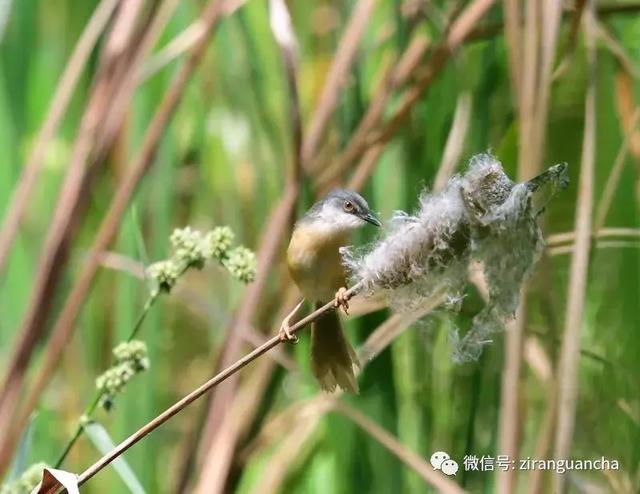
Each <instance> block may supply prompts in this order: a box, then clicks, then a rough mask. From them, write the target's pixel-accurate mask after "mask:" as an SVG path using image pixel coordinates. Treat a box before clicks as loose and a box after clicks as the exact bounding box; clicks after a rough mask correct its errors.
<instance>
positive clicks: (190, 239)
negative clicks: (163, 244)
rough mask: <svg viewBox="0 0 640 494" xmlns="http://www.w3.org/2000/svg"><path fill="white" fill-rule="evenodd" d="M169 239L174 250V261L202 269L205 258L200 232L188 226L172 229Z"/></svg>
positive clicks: (187, 266) (203, 243)
mask: <svg viewBox="0 0 640 494" xmlns="http://www.w3.org/2000/svg"><path fill="white" fill-rule="evenodd" d="M169 241H170V242H171V245H172V246H173V249H174V251H175V261H176V262H177V264H178V265H182V266H184V267H186V268H196V269H202V268H203V267H204V263H205V262H206V260H207V257H206V250H207V249H206V244H205V242H204V237H203V235H202V233H201V232H200V231H198V230H193V229H192V228H191V227H190V226H187V227H185V228H178V229H176V230H174V231H173V233H172V234H171V236H170V237H169Z"/></svg>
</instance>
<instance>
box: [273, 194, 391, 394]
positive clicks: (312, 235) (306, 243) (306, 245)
mask: <svg viewBox="0 0 640 494" xmlns="http://www.w3.org/2000/svg"><path fill="white" fill-rule="evenodd" d="M367 223H370V224H372V225H375V226H381V223H380V221H379V220H378V219H377V218H376V217H375V216H374V215H373V213H372V212H371V211H370V210H369V205H368V204H367V201H365V200H364V199H363V198H362V196H360V194H357V193H356V192H352V191H350V190H342V189H339V190H334V191H332V192H330V193H329V194H328V195H327V196H326V197H325V198H324V199H321V200H320V201H318V202H317V203H316V204H314V205H313V206H312V207H311V209H310V210H309V211H308V212H307V213H306V214H305V215H304V216H303V217H302V218H301V219H300V220H299V221H298V222H297V223H296V225H295V227H294V230H293V234H292V235H291V241H290V242H289V247H288V249H287V264H288V267H289V272H290V273H291V277H292V278H293V280H294V281H295V283H296V285H297V286H298V288H299V289H300V292H301V293H302V296H303V297H304V299H303V300H302V301H300V303H299V304H298V305H297V306H296V307H295V308H294V309H293V311H291V313H290V314H289V315H288V316H287V317H286V318H285V319H284V321H283V322H282V326H281V327H280V337H281V338H282V340H283V341H291V342H295V341H297V337H296V336H295V335H292V334H291V333H290V332H289V327H290V323H291V319H292V318H293V317H294V315H295V314H296V313H297V312H298V310H299V309H300V307H301V306H302V303H303V302H304V300H305V299H306V300H308V301H309V302H311V303H312V304H314V307H316V308H318V307H320V306H322V305H323V304H325V303H327V302H328V301H329V300H331V299H333V300H334V303H335V306H336V308H338V307H342V308H343V309H344V311H345V313H348V309H349V305H348V300H347V297H345V292H346V290H347V289H346V286H345V285H346V276H345V271H344V268H343V266H342V259H341V256H340V251H339V250H340V247H342V246H345V245H347V244H348V243H349V239H350V236H351V233H352V232H353V231H354V230H356V229H358V228H360V227H361V226H363V225H365V224H367ZM354 367H359V362H358V358H357V356H356V353H355V351H354V349H353V348H352V347H351V345H350V344H349V342H348V341H347V339H346V338H345V336H344V333H343V332H342V328H341V327H340V320H339V319H338V315H337V313H335V312H333V311H330V312H328V313H327V314H326V315H325V316H324V317H322V318H321V319H319V320H318V321H316V322H315V323H313V325H312V326H311V369H312V371H313V374H314V375H315V377H316V379H318V382H319V383H320V386H321V387H322V389H323V390H325V391H329V392H331V391H334V390H335V389H336V387H337V386H339V387H340V388H342V389H343V390H345V391H349V392H351V393H357V392H358V382H357V380H356V377H355V373H354Z"/></svg>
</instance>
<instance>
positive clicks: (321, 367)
mask: <svg viewBox="0 0 640 494" xmlns="http://www.w3.org/2000/svg"><path fill="white" fill-rule="evenodd" d="M320 305H322V304H319V305H318V307H319V306H320ZM355 367H360V362H359V361H358V357H357V355H356V352H355V350H354V349H353V347H352V346H351V345H350V344H349V342H348V341H347V339H346V338H345V336H344V333H343V332H342V328H341V327H340V320H339V319H338V314H337V313H336V312H333V311H330V312H329V313H327V314H326V315H325V316H324V317H322V318H320V319H318V320H317V321H316V322H315V323H314V324H313V325H312V326H311V369H312V371H313V374H314V375H315V376H316V379H318V382H319V383H320V386H321V387H322V389H323V390H324V391H327V392H332V391H335V389H336V386H339V387H341V388H342V389H343V390H344V391H348V392H349V393H357V392H358V381H357V379H356V375H355Z"/></svg>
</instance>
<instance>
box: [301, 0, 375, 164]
mask: <svg viewBox="0 0 640 494" xmlns="http://www.w3.org/2000/svg"><path fill="white" fill-rule="evenodd" d="M375 3H376V2H375V0H358V3H357V4H356V6H355V7H354V9H353V14H352V15H351V17H350V19H349V22H348V24H347V27H346V28H345V31H344V34H343V35H342V37H341V39H340V43H339V45H338V50H337V51H336V55H335V57H334V60H333V63H332V64H331V68H330V69H329V73H328V75H327V80H326V82H325V84H324V87H323V88H322V93H321V94H320V98H319V99H318V103H317V105H316V109H315V111H314V113H313V119H312V120H311V122H310V123H309V128H308V130H307V139H306V140H305V143H304V146H303V148H302V161H303V163H305V168H306V169H307V171H309V170H308V165H309V164H310V163H311V160H312V158H313V156H314V154H315V153H316V150H317V149H318V148H319V146H320V142H321V140H322V137H323V136H324V132H325V130H326V128H327V125H328V123H329V119H330V118H331V116H332V115H333V112H334V110H335V108H336V106H337V104H338V96H339V95H340V91H341V89H342V88H343V87H344V85H345V84H346V82H347V79H348V76H349V71H350V70H351V67H352V65H353V62H354V59H355V56H356V53H357V50H358V48H359V46H360V41H361V40H362V36H363V35H364V32H365V29H366V27H367V25H368V23H369V19H370V17H371V13H372V12H373V8H374V6H375Z"/></svg>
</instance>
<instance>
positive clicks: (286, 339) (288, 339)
mask: <svg viewBox="0 0 640 494" xmlns="http://www.w3.org/2000/svg"><path fill="white" fill-rule="evenodd" d="M290 329H291V327H290V326H289V324H287V323H282V326H280V331H278V335H279V336H280V341H282V342H283V343H292V344H294V345H295V344H296V343H298V341H299V338H298V337H297V336H296V335H295V334H293V333H292V332H291V331H290Z"/></svg>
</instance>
